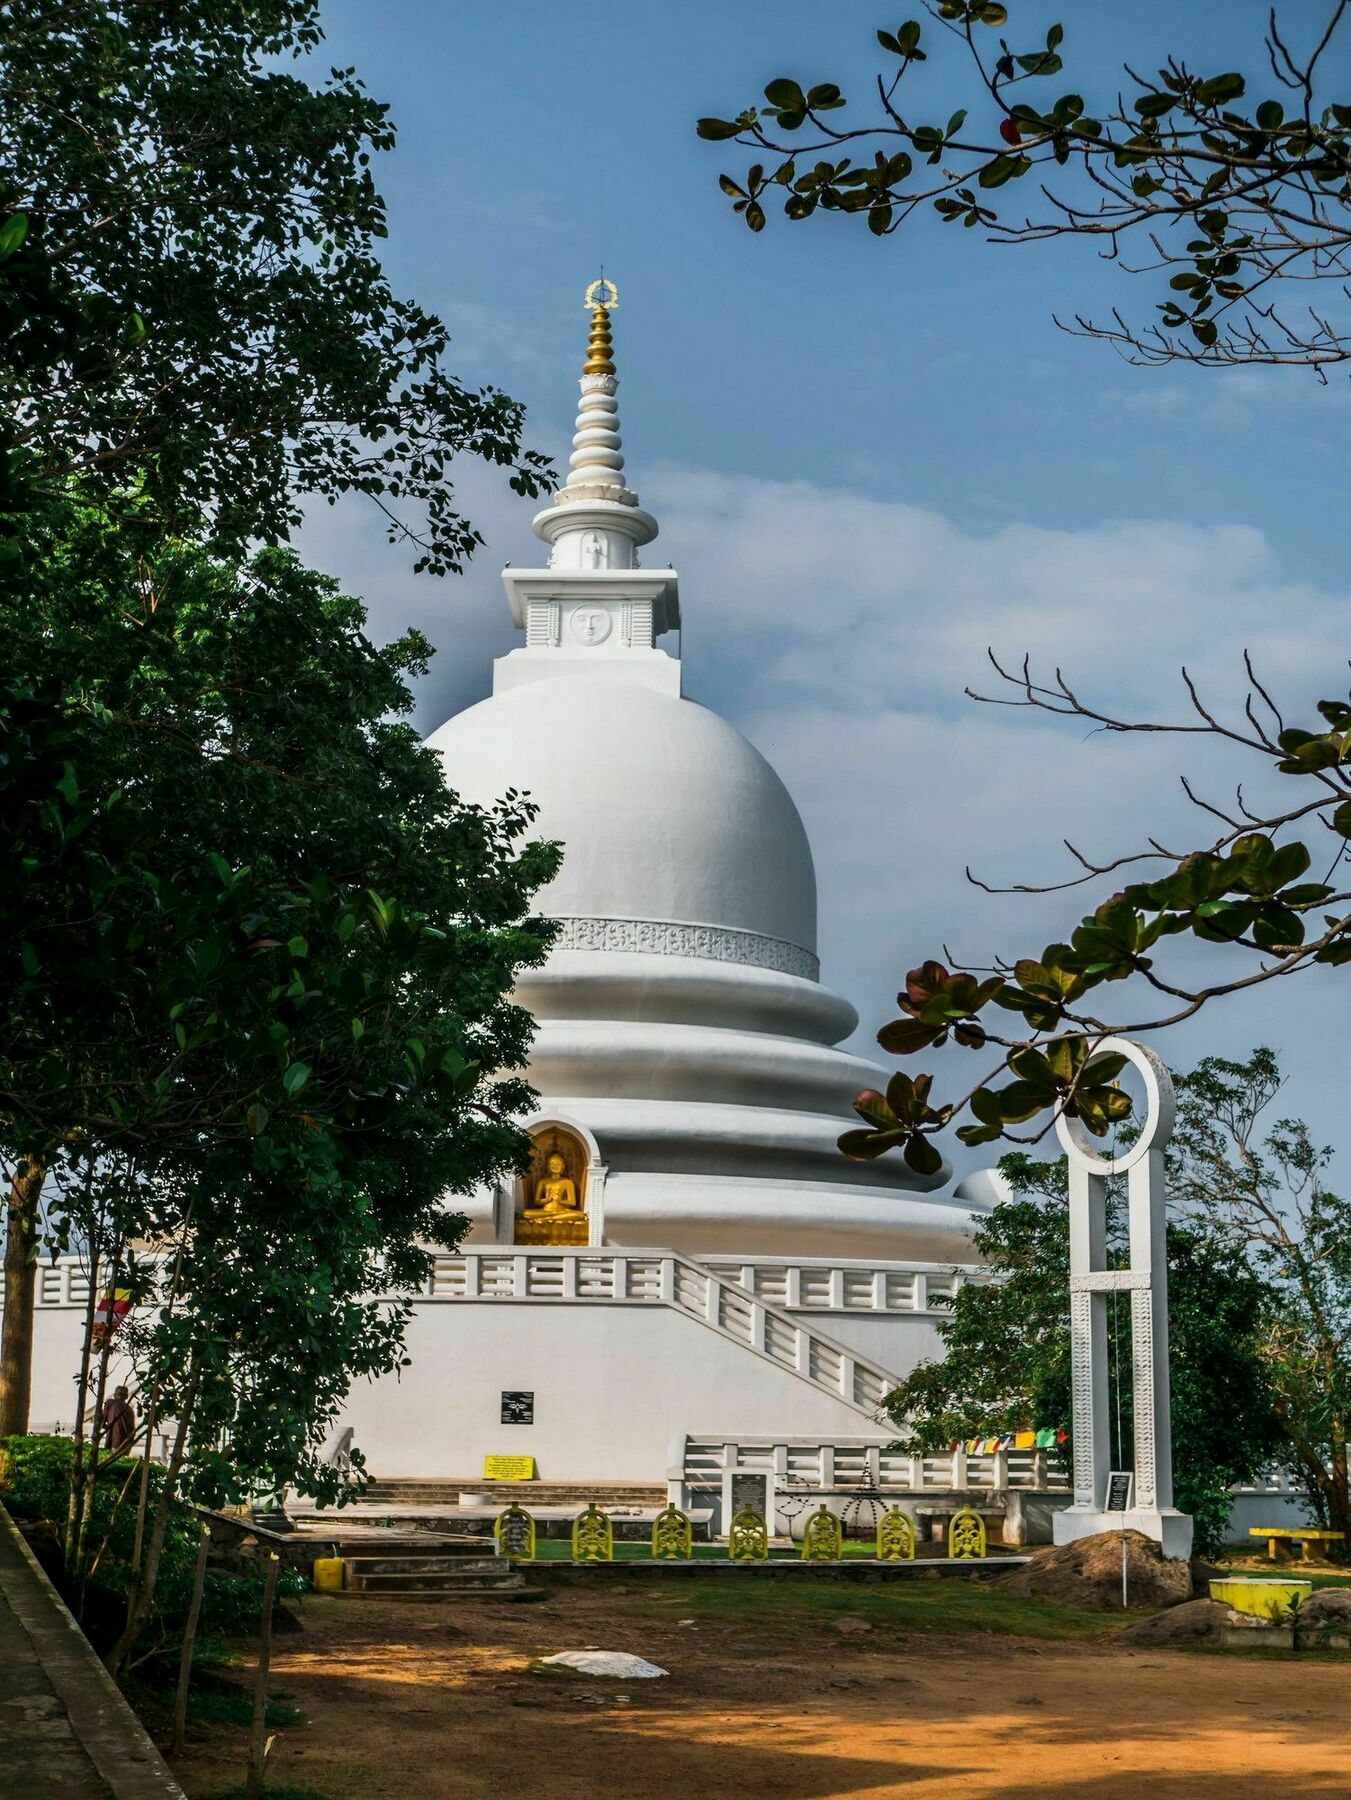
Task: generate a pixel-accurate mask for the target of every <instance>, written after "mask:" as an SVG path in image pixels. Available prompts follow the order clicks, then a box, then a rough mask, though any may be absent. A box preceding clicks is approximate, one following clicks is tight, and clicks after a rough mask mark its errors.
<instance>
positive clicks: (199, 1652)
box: [192, 1637, 244, 1669]
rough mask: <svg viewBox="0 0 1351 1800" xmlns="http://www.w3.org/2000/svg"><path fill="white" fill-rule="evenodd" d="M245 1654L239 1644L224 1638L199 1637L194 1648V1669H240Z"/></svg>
mask: <svg viewBox="0 0 1351 1800" xmlns="http://www.w3.org/2000/svg"><path fill="white" fill-rule="evenodd" d="M243 1662H244V1653H243V1652H242V1651H241V1650H240V1648H239V1646H238V1645H237V1644H233V1643H231V1642H230V1640H229V1639H228V1638H223V1637H199V1638H198V1639H197V1640H196V1642H195V1643H194V1644H193V1646H192V1666H193V1668H194V1669H238V1668H240V1667H242V1666H243Z"/></svg>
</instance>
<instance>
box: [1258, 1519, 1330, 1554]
mask: <svg viewBox="0 0 1351 1800" xmlns="http://www.w3.org/2000/svg"><path fill="white" fill-rule="evenodd" d="M1248 1536H1249V1537H1255V1538H1265V1539H1266V1540H1267V1556H1268V1557H1269V1558H1270V1560H1271V1561H1272V1562H1275V1561H1276V1560H1277V1559H1278V1557H1279V1555H1280V1550H1279V1546H1280V1545H1281V1544H1282V1543H1290V1544H1294V1543H1298V1545H1299V1551H1300V1556H1301V1557H1302V1559H1303V1560H1304V1561H1305V1562H1308V1561H1309V1560H1310V1555H1309V1553H1310V1549H1311V1547H1312V1546H1313V1545H1314V1544H1340V1543H1341V1542H1342V1541H1343V1534H1342V1533H1341V1532H1340V1531H1319V1530H1317V1529H1316V1528H1315V1527H1313V1526H1310V1525H1250V1526H1249V1527H1248Z"/></svg>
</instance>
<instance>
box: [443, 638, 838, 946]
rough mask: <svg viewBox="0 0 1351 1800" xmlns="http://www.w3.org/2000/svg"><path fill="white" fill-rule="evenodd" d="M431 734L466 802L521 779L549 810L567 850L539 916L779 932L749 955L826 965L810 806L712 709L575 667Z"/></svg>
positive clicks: (542, 822)
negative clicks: (808, 828) (805, 818)
mask: <svg viewBox="0 0 1351 1800" xmlns="http://www.w3.org/2000/svg"><path fill="white" fill-rule="evenodd" d="M429 742H430V743H431V745H432V746H433V748H434V749H436V750H438V751H440V753H441V756H442V758H443V761H444V764H445V770H446V780H447V782H448V783H449V785H450V786H451V787H452V788H454V789H455V790H456V791H457V792H458V793H459V794H460V796H461V797H462V798H463V799H465V800H469V801H475V802H478V803H480V804H485V805H486V804H488V803H489V802H491V801H492V800H494V799H497V798H498V797H499V796H501V795H502V794H504V793H506V791H507V790H508V789H509V788H515V789H518V790H522V789H523V790H525V791H526V792H528V793H529V795H530V797H531V799H532V800H533V801H534V802H535V804H536V805H537V806H538V807H539V817H538V819H537V821H536V824H535V827H534V831H535V832H536V833H537V834H538V835H539V836H541V837H544V838H550V839H555V840H558V841H559V842H561V843H562V845H563V851H564V855H563V865H562V868H561V870H560V872H559V874H558V876H557V877H556V878H555V880H554V881H552V882H551V883H550V884H549V886H548V887H547V888H545V889H543V890H542V891H541V893H540V894H539V896H538V898H537V900H536V906H537V908H538V910H539V911H540V912H542V913H545V914H547V915H549V916H551V917H554V918H562V919H568V920H571V919H592V920H595V919H604V920H613V921H616V922H618V921H651V922H663V923H666V922H674V923H679V924H684V925H689V926H694V927H711V928H714V929H716V930H718V931H722V932H733V933H741V932H745V933H753V934H756V935H757V936H760V937H763V938H765V939H766V940H768V942H767V943H766V944H765V945H764V946H762V947H760V948H761V952H762V953H761V954H760V955H753V956H749V957H748V958H747V960H748V961H753V962H756V963H759V964H760V965H761V966H766V965H767V964H768V965H769V966H787V967H792V966H793V964H794V963H800V964H801V965H802V966H801V968H800V969H794V972H802V973H807V972H808V970H807V967H806V965H807V964H808V963H812V972H814V962H813V959H814V954H815V950H816V875H815V871H814V869H813V866H812V854H811V848H810V846H809V844H808V842H807V834H806V832H805V831H804V830H803V827H802V821H801V819H800V818H799V816H798V811H797V808H796V807H795V806H794V804H793V802H792V800H791V798H790V797H789V794H788V790H787V789H786V788H785V787H784V785H783V783H782V781H780V779H779V777H778V776H777V775H776V774H775V772H774V770H773V769H772V768H771V767H770V765H769V764H768V763H767V762H766V761H765V759H764V757H763V756H761V755H760V753H759V751H758V750H756V749H755V748H754V746H753V745H751V744H749V743H748V742H747V741H746V739H745V738H744V737H742V735H741V733H740V732H739V731H737V730H736V729H735V727H734V726H732V725H729V724H728V723H727V721H726V720H725V719H722V718H719V716H718V715H717V714H716V713H713V712H710V711H709V710H708V709H707V708H706V707H703V706H699V705H698V704H696V703H695V702H694V701H692V700H686V699H682V698H680V697H679V696H677V695H673V694H669V693H664V692H661V691H660V690H658V689H656V688H654V687H650V686H648V685H646V684H640V683H634V682H629V681H622V680H615V679H607V678H605V677H603V676H596V677H593V676H588V675H584V674H581V673H569V675H568V676H567V677H565V678H563V679H558V680H544V681H531V682H529V683H527V684H525V685H522V686H519V687H513V688H508V689H507V690H506V691H505V692H502V693H498V694H495V695H494V696H493V697H492V698H491V699H488V700H484V701H481V702H480V703H479V704H478V705H477V706H471V707H470V708H469V709H468V710H467V711H465V712H462V713H459V714H457V715H456V716H455V717H454V718H452V719H450V720H448V721H447V722H446V724H444V725H443V726H441V728H440V729H439V730H438V731H437V732H436V733H434V735H433V736H432V737H431V739H430V740H429ZM775 946H781V947H782V948H781V950H780V951H779V953H778V954H777V955H776V953H775ZM751 948H752V949H754V948H755V947H754V946H751ZM792 951H796V952H797V953H798V955H797V957H796V958H794V957H792V956H791V955H790V954H789V953H790V952H792Z"/></svg>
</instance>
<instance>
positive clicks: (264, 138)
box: [0, 0, 552, 574]
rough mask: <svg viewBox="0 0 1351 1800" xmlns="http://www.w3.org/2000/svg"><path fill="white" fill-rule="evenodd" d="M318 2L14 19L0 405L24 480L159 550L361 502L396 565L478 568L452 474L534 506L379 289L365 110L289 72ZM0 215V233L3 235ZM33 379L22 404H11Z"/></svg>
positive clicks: (413, 322)
mask: <svg viewBox="0 0 1351 1800" xmlns="http://www.w3.org/2000/svg"><path fill="white" fill-rule="evenodd" d="M321 40H322V34H321V32H320V29H319V7H318V3H317V0H271V3H270V4H268V5H267V6H263V7H258V6H250V5H244V4H242V0H174V3H173V4H170V5H165V4H161V3H159V0H113V3H110V0H28V3H27V4H25V5H23V6H20V7H7V8H6V9H5V13H4V31H3V45H2V47H0V233H7V234H10V235H9V236H5V235H0V255H3V254H4V252H5V251H7V250H8V251H17V250H18V249H19V244H18V243H17V242H14V241H12V238H13V234H14V233H17V232H19V231H23V232H26V235H27V245H26V247H25V248H24V250H23V252H22V254H19V255H15V256H13V258H12V260H10V261H9V262H8V263H7V264H6V267H5V269H4V271H3V273H2V274H0V337H3V339H4V341H5V347H6V356H5V361H4V368H3V371H0V398H3V400H4V402H5V404H6V410H7V412H8V413H10V414H11V415H12V416H13V417H14V418H15V419H16V420H17V426H16V442H17V443H18V445H20V446H21V447H23V448H24V449H26V450H27V451H28V452H29V453H30V455H31V457H32V460H33V465H34V468H35V470H36V472H37V473H38V474H39V475H41V476H42V477H43V478H44V479H46V480H48V481H52V480H56V479H60V478H63V477H66V476H70V475H75V476H78V477H80V478H81V479H82V480H83V482H84V484H85V490H86V491H87V492H90V493H97V494H99V495H100V496H101V497H104V498H105V499H106V498H108V497H110V496H112V495H115V494H125V492H126V491H127V490H129V489H130V490H133V491H136V492H138V493H139V495H140V497H141V501H142V504H143V506H144V507H146V508H150V509H153V512H154V515H155V516H156V517H157V518H159V519H160V520H162V521H163V523H164V525H165V527H166V528H167V529H168V530H169V531H171V532H177V533H183V532H185V531H190V530H192V529H194V528H195V526H196V524H197V522H198V521H199V520H202V519H206V520H209V521H210V527H211V530H212V532H213V534H214V536H215V539H216V541H217V542H218V543H219V544H220V545H221V546H223V547H224V548H226V549H227V550H231V551H239V550H241V549H242V548H244V547H246V546H248V545H250V544H253V543H257V542H259V541H262V542H264V543H277V542H279V541H282V540H284V539H285V538H287V537H288V536H289V535H290V534H291V532H292V531H293V530H294V528H295V527H296V526H297V525H298V524H299V522H300V519H301V513H302V506H301V503H302V500H303V498H304V497H306V496H313V497H317V498H322V499H324V500H327V501H329V502H330V503H331V502H333V501H334V500H336V499H337V498H338V497H339V496H340V495H343V494H347V493H358V494H362V495H364V496H365V497H366V498H367V499H369V500H370V501H371V502H372V503H373V504H374V505H375V506H376V507H377V508H378V509H379V511H380V512H381V513H382V515H383V516H384V519H385V522H386V524H387V526H388V530H389V535H390V537H391V539H392V540H393V541H395V542H397V543H400V544H401V545H403V546H405V547H407V548H409V549H411V550H412V552H413V554H414V557H415V561H416V566H417V567H418V568H426V569H429V570H431V571H433V572H435V573H438V574H442V573H445V572H446V571H448V570H452V569H457V568H459V567H460V565H461V564H462V562H463V561H464V558H465V557H466V556H468V555H469V554H471V553H472V551H473V549H474V548H475V546H476V545H477V544H479V543H481V542H482V538H481V536H480V534H479V532H478V531H477V530H476V529H475V527H474V526H473V525H472V524H471V522H470V521H469V520H468V519H466V518H465V517H464V516H463V514H462V513H461V512H460V510H459V507H458V504H457V500H456V495H455V490H454V486H453V465H454V462H455V459H456V458H457V457H470V458H474V459H478V460H481V461H484V462H488V463H490V464H493V465H495V466H497V467H500V468H502V469H504V470H505V471H506V472H507V473H508V477H509V479H510V482H511V485H512V487H513V488H515V489H516V490H517V491H518V492H520V493H522V494H528V495H535V494H539V493H541V492H542V491H544V489H546V488H547V487H548V486H550V485H551V482H552V474H551V469H550V465H549V463H548V461H547V459H546V458H544V457H543V456H541V455H540V454H538V453H537V452H535V451H532V450H528V449H525V448H523V447H522V442H521V433H522V425H523V412H522V408H521V407H520V405H519V404H518V403H517V402H516V401H515V400H513V399H511V398H510V397H509V396H508V395H507V394H504V393H502V392H501V391H500V390H499V389H497V388H494V387H484V388H481V389H478V390H475V389H474V388H472V387H468V386H466V385H464V384H463V383H462V382H460V381H457V380H456V379H455V378H454V377H453V376H452V375H451V373H450V372H449V370H448V369H447V367H446V358H447V356H448V353H449V348H450V336H449V333H448V331H447V329H446V327H445V325H444V324H443V323H442V321H441V320H440V319H439V318H437V317H436V316H435V314H433V313H430V312H428V311H426V310H425V309H424V308H423V307H421V306H419V305H417V304H416V302H414V301H410V300H405V299H402V298H401V297H399V296H398V295H397V294H396V293H395V292H394V291H393V289H392V288H391V287H390V284H389V280H388V277H387V276H386V274H385V271H384V270H383V268H382V267H381V263H380V259H379V250H380V246H381V240H382V239H384V238H385V236H386V235H387V227H386V209H385V203H384V201H383V199H382V198H381V196H380V193H379V191H378V190H377V188H376V186H375V181H374V177H373V174H372V167H371V165H372V162H373V159H374V158H375V157H376V156H378V155H379V154H381V153H382V152H385V151H388V150H390V149H392V148H393V145H394V141H395V132H394V126H393V124H392V123H391V121H390V118H389V109H388V108H387V107H386V106H384V105H382V104H381V103H380V102H378V101H377V100H375V99H373V98H372V97H371V95H370V94H368V93H367V91H366V89H365V87H364V86H363V84H362V82H361V81H360V80H359V79H358V78H357V76H356V73H355V71H354V70H352V69H332V70H328V71H327V72H326V73H327V79H326V80H325V81H324V83H323V85H322V86H320V87H313V88H312V87H310V86H309V85H308V84H307V83H306V82H305V81H304V80H302V79H300V78H299V77H298V75H297V74H295V73H293V72H292V70H291V68H290V67H289V66H288V65H289V64H290V63H291V62H292V61H293V60H294V59H296V58H300V57H303V56H305V55H307V54H310V53H313V52H315V51H316V50H317V48H318V47H319V45H320V43H321ZM6 214H10V215H22V217H23V224H22V226H14V225H13V223H12V219H11V223H10V224H8V225H5V224H3V223H2V222H3V220H4V217H5V215H6ZM35 376H36V378H35Z"/></svg>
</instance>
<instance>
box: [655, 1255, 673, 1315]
mask: <svg viewBox="0 0 1351 1800" xmlns="http://www.w3.org/2000/svg"><path fill="white" fill-rule="evenodd" d="M675 1276H676V1265H675V1258H674V1256H663V1257H662V1259H661V1274H660V1277H659V1281H660V1291H661V1297H662V1300H663V1302H664V1303H665V1304H666V1305H667V1306H674V1305H675V1297H676V1279H675Z"/></svg>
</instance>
